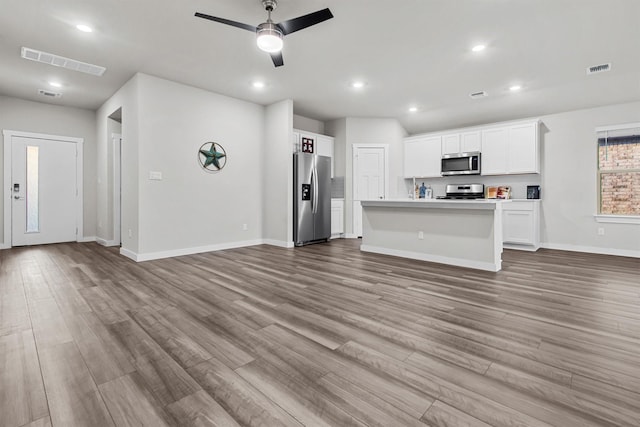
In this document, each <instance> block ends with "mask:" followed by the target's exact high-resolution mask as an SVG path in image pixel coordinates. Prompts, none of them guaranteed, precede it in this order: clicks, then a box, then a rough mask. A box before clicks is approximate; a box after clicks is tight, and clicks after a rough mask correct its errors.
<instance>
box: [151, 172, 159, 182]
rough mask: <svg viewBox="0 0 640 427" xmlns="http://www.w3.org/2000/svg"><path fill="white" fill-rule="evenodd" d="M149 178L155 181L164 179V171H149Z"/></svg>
mask: <svg viewBox="0 0 640 427" xmlns="http://www.w3.org/2000/svg"><path fill="white" fill-rule="evenodd" d="M149 179H151V180H153V181H162V172H157V171H149Z"/></svg>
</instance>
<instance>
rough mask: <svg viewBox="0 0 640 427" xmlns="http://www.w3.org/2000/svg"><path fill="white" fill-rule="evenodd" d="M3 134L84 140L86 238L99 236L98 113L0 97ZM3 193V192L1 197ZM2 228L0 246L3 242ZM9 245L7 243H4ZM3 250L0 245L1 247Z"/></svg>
mask: <svg viewBox="0 0 640 427" xmlns="http://www.w3.org/2000/svg"><path fill="white" fill-rule="evenodd" d="M0 130H16V131H23V132H33V133H44V134H49V135H60V136H73V137H79V138H84V149H83V152H84V159H83V163H84V176H83V180H84V183H83V185H84V193H83V200H84V216H83V227H84V236H82V237H89V238H90V237H93V236H95V235H96V191H95V189H96V175H95V168H96V127H95V112H94V111H90V110H84V109H80V108H69V107H61V106H57V105H53V104H45V103H40V102H33V101H25V100H22V99H18V98H12V97H7V96H0ZM3 162H4V159H3V152H2V149H0V183H2V185H5V184H6V183H4V182H2V180H3V173H4V171H3V169H4V166H3V164H4V163H3ZM1 193H2V192H1V191H0V194H1ZM3 202H4V200H3V199H2V197H0V224H2V223H3V221H4V215H3V212H4V203H3ZM2 234H3V230H2V227H0V242H4V236H3V235H2ZM4 243H8V242H4ZM0 246H1V245H0Z"/></svg>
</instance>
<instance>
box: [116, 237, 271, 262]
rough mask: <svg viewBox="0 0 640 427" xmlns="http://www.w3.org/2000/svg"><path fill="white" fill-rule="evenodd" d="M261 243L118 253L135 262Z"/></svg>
mask: <svg viewBox="0 0 640 427" xmlns="http://www.w3.org/2000/svg"><path fill="white" fill-rule="evenodd" d="M262 243H263V240H261V239H257V240H245V241H241V242H229V243H220V244H217V245H207V246H197V247H193V248H183V249H174V250H170V251H159V252H148V253H142V254H140V253H135V252H133V251H130V250H128V249H124V248H121V249H120V254H121V255H124V256H126V257H127V258H130V259H132V260H134V261H136V262H143V261H153V260H156V259H164V258H173V257H178V256H185V255H194V254H201V253H204V252H215V251H222V250H225V249H235V248H244V247H247V246H255V245H260V244H262Z"/></svg>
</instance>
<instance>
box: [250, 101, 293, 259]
mask: <svg viewBox="0 0 640 427" xmlns="http://www.w3.org/2000/svg"><path fill="white" fill-rule="evenodd" d="M264 120H265V134H264V135H265V138H264V145H265V147H264V150H265V151H264V153H265V155H264V158H263V159H262V160H261V161H262V163H263V165H264V172H263V176H262V181H261V183H262V186H261V187H258V188H260V190H261V193H262V195H263V197H264V203H263V204H264V218H263V230H264V239H265V241H266V242H267V243H270V244H273V245H278V246H289V247H290V246H293V149H292V145H291V141H292V138H293V101H291V100H284V101H281V102H278V103H276V104H272V105H269V106H267V107H266V111H265V118H264Z"/></svg>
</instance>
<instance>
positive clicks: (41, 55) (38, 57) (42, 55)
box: [21, 47, 107, 77]
mask: <svg viewBox="0 0 640 427" xmlns="http://www.w3.org/2000/svg"><path fill="white" fill-rule="evenodd" d="M21 56H22V57H23V58H24V59H28V60H30V61H36V62H42V63H43V64H49V65H53V66H54V67H62V68H66V69H67V70H72V71H79V72H81V73H86V74H91V75H92V76H98V77H99V76H102V75H103V74H104V72H105V71H107V69H106V68H104V67H101V66H99V65H93V64H87V63H86V62H81V61H76V60H75V59H69V58H65V57H63V56H59V55H54V54H52V53H47V52H41V51H39V50H35V49H29V48H28V47H23V48H22V53H21Z"/></svg>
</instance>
